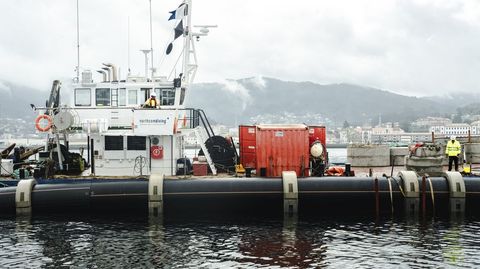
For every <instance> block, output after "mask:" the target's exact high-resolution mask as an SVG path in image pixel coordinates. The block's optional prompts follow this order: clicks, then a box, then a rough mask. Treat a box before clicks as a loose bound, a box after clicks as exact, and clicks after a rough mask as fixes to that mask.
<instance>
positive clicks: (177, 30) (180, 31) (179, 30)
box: [173, 21, 183, 40]
mask: <svg viewBox="0 0 480 269" xmlns="http://www.w3.org/2000/svg"><path fill="white" fill-rule="evenodd" d="M181 35H183V21H180V23H178V25H177V26H176V27H175V38H173V40H175V39H177V38H178V37H179V36H181Z"/></svg>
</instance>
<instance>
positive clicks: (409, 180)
mask: <svg viewBox="0 0 480 269" xmlns="http://www.w3.org/2000/svg"><path fill="white" fill-rule="evenodd" d="M398 176H399V177H400V178H401V179H402V183H403V184H402V185H403V189H404V193H405V205H404V206H405V213H406V216H408V217H412V216H418V211H419V207H420V205H419V203H420V188H419V186H418V185H419V184H418V176H417V173H415V172H414V171H400V172H398Z"/></svg>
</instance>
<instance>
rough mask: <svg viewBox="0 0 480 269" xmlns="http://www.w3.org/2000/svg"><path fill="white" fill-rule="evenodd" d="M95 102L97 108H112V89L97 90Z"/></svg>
mask: <svg viewBox="0 0 480 269" xmlns="http://www.w3.org/2000/svg"><path fill="white" fill-rule="evenodd" d="M95 101H96V104H97V106H110V89H104V88H97V89H96V93H95Z"/></svg>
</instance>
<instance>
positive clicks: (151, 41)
mask: <svg viewBox="0 0 480 269" xmlns="http://www.w3.org/2000/svg"><path fill="white" fill-rule="evenodd" d="M149 2H150V62H151V64H152V69H151V71H152V73H151V74H152V78H153V76H154V73H155V68H154V66H153V63H154V62H153V35H152V32H153V31H152V0H149Z"/></svg>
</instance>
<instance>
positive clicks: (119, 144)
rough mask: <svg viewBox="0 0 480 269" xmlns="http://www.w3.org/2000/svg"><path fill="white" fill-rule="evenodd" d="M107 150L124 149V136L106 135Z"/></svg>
mask: <svg viewBox="0 0 480 269" xmlns="http://www.w3.org/2000/svg"><path fill="white" fill-rule="evenodd" d="M105 150H123V136H119V135H118V136H107V135H106V136H105Z"/></svg>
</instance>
